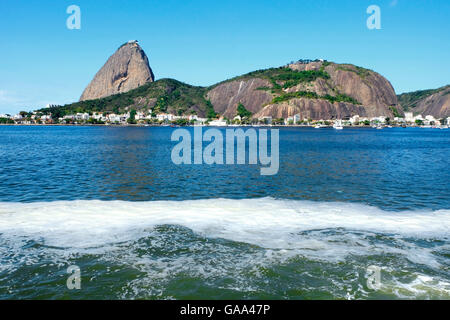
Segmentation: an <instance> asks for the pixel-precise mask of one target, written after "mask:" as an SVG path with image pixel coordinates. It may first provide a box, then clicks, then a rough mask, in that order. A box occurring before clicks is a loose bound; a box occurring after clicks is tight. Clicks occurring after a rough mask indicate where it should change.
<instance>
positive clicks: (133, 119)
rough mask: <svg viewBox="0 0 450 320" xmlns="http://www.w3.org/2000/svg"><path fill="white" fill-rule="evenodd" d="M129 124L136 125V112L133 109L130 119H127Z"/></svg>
mask: <svg viewBox="0 0 450 320" xmlns="http://www.w3.org/2000/svg"><path fill="white" fill-rule="evenodd" d="M127 122H128V123H129V124H136V110H134V109H131V111H130V117H129V118H128V119H127Z"/></svg>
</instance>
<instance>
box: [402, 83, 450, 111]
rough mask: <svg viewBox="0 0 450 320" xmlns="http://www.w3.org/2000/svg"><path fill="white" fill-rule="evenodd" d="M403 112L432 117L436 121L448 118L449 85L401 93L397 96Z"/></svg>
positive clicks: (449, 103) (449, 102)
mask: <svg viewBox="0 0 450 320" xmlns="http://www.w3.org/2000/svg"><path fill="white" fill-rule="evenodd" d="M398 99H399V103H400V104H401V106H402V107H403V109H404V110H405V111H410V112H413V113H417V114H421V115H423V116H427V115H432V116H434V117H435V118H436V119H440V118H446V117H450V85H448V86H445V87H442V88H439V89H434V90H421V91H415V92H410V93H403V94H401V95H399V96H398Z"/></svg>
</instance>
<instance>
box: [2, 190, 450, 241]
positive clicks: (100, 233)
mask: <svg viewBox="0 0 450 320" xmlns="http://www.w3.org/2000/svg"><path fill="white" fill-rule="evenodd" d="M158 225H180V226H183V227H187V228H190V229H191V230H193V231H194V232H196V233H199V234H202V235H204V236H206V237H212V238H224V239H227V240H232V241H239V242H245V243H250V244H254V245H258V246H262V247H265V248H277V249H283V248H285V249H292V248H302V247H304V246H305V243H306V242H308V241H309V245H308V246H309V247H313V248H314V247H316V248H317V249H321V248H322V246H323V243H321V242H320V241H319V242H318V241H317V240H315V239H309V240H308V237H303V238H302V240H301V241H300V240H299V237H298V234H299V233H300V232H304V231H312V230H323V229H336V228H343V229H346V230H351V231H364V232H374V233H384V234H392V235H400V236H407V237H419V238H433V239H447V238H448V237H449V235H450V210H438V211H405V212H389V211H383V210H380V209H378V208H375V207H370V206H366V205H361V204H353V203H330V202H309V201H292V200H275V199H271V198H262V199H251V200H228V199H210V200H193V201H154V202H125V201H97V200H92V201H63V202H41V203H0V234H2V235H3V237H12V236H21V237H27V238H31V239H42V240H44V241H45V244H46V245H49V246H57V247H67V248H70V247H75V248H87V247H98V246H102V245H105V244H112V243H117V242H122V241H129V240H134V239H136V238H139V237H140V233H142V231H143V230H146V229H149V228H153V227H155V226H158ZM358 240H359V239H352V238H351V237H350V238H349V239H348V241H358ZM305 241H306V242H305Z"/></svg>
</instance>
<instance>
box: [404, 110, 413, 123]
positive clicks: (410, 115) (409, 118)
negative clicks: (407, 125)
mask: <svg viewBox="0 0 450 320" xmlns="http://www.w3.org/2000/svg"><path fill="white" fill-rule="evenodd" d="M405 121H406V122H414V115H413V113H412V112H405Z"/></svg>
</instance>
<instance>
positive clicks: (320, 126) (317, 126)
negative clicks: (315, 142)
mask: <svg viewBox="0 0 450 320" xmlns="http://www.w3.org/2000/svg"><path fill="white" fill-rule="evenodd" d="M326 127H327V126H326V125H324V124H316V125H315V126H314V129H321V128H326Z"/></svg>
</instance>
